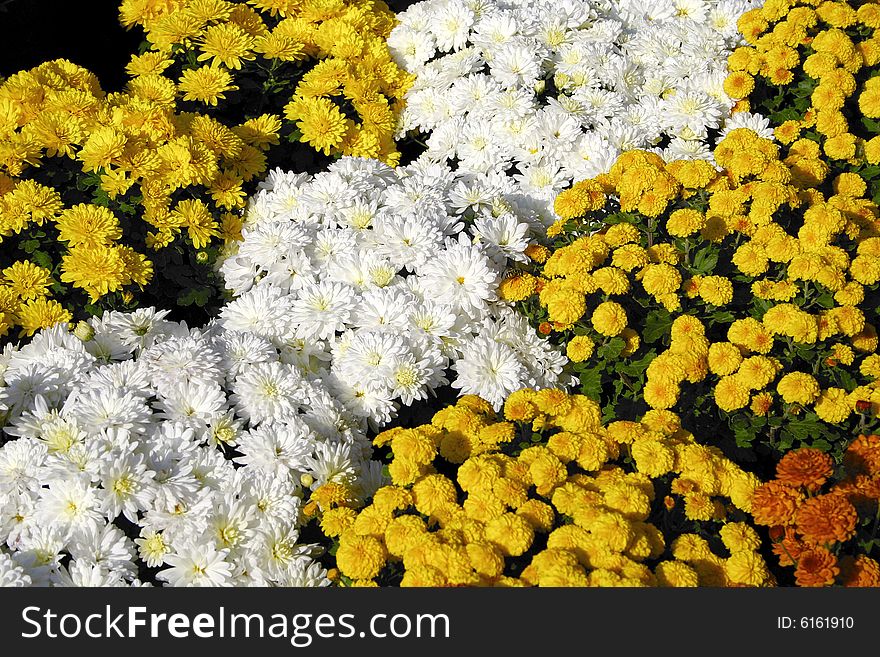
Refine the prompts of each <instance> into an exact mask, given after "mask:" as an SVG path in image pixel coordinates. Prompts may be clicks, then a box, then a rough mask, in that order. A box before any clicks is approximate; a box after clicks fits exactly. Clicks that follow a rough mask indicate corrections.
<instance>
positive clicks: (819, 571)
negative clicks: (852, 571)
mask: <svg viewBox="0 0 880 657" xmlns="http://www.w3.org/2000/svg"><path fill="white" fill-rule="evenodd" d="M839 574H840V568H839V567H838V565H837V557H835V556H834V555H833V554H831V553H830V552H829V551H828V550H826V549H825V548H816V549H815V550H804V551H803V552H802V553H801V555H800V558H799V559H798V565H797V569H796V570H795V571H794V576H795V581H797V584H798V586H831V585H832V584H834V578H835V577H837V576H838V575H839Z"/></svg>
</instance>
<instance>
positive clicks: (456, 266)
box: [418, 243, 500, 315]
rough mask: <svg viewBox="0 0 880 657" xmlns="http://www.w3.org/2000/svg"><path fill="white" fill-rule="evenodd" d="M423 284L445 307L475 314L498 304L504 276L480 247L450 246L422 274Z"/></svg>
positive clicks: (466, 245)
mask: <svg viewBox="0 0 880 657" xmlns="http://www.w3.org/2000/svg"><path fill="white" fill-rule="evenodd" d="M418 274H419V277H420V278H421V279H422V284H423V285H424V286H425V287H426V288H427V289H430V290H432V291H433V295H434V298H435V299H436V300H437V301H439V302H440V303H442V304H445V305H447V306H451V307H452V308H455V309H458V310H460V311H461V312H463V313H465V314H469V315H474V314H477V313H480V312H482V311H483V310H484V309H485V308H486V303H487V302H488V301H494V300H495V299H496V298H497V296H496V290H497V285H498V282H499V279H500V274H499V272H498V271H497V270H495V269H494V268H493V267H492V265H491V263H490V261H489V259H488V258H487V257H486V256H485V255H483V252H482V250H481V249H480V248H479V247H476V246H471V245H468V244H462V243H455V244H449V245H448V246H447V248H446V250H445V251H443V252H441V253H440V254H438V257H437V258H435V259H433V260H431V261H429V262H428V263H426V264H425V266H424V267H421V268H420V269H419V271H418Z"/></svg>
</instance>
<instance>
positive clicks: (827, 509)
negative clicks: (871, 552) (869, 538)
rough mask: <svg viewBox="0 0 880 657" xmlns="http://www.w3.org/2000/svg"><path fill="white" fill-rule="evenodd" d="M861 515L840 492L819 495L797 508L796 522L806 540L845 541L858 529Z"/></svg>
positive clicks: (816, 541) (820, 541)
mask: <svg viewBox="0 0 880 657" xmlns="http://www.w3.org/2000/svg"><path fill="white" fill-rule="evenodd" d="M858 520H859V516H858V514H857V513H856V509H855V507H854V506H853V505H852V504H850V502H849V500H847V499H846V497H844V496H843V495H840V494H834V493H831V494H828V495H817V496H816V497H812V498H810V499H808V500H807V501H806V502H804V503H803V504H802V505H801V507H800V508H799V509H798V510H797V516H796V518H795V522H796V524H797V529H798V531H799V532H800V533H801V535H802V536H803V538H804V540H805V541H808V542H811V543H817V544H820V545H821V544H824V543H834V542H836V541H841V542H842V541H845V540H847V539H848V538H850V537H851V536H852V535H853V534H854V533H855V530H856V523H857V522H858Z"/></svg>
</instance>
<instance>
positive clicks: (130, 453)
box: [0, 158, 567, 586]
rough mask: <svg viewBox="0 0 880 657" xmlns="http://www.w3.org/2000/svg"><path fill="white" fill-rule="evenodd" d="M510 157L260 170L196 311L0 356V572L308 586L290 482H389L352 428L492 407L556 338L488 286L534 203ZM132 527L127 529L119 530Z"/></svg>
mask: <svg viewBox="0 0 880 657" xmlns="http://www.w3.org/2000/svg"><path fill="white" fill-rule="evenodd" d="M508 183H509V180H508V179H506V178H505V177H503V176H492V175H476V176H475V175H465V174H456V173H453V172H452V171H451V170H450V169H449V168H448V167H447V166H446V165H440V164H431V165H427V166H425V165H412V166H409V167H403V168H400V169H397V170H393V169H391V168H390V167H387V166H385V165H383V164H381V163H380V162H378V161H374V160H365V159H358V158H343V159H342V160H340V161H338V162H336V163H335V164H333V165H332V166H330V167H329V169H328V170H327V171H325V172H323V173H320V174H317V175H315V176H309V175H295V174H287V173H284V172H280V171H275V172H273V173H272V175H270V177H269V178H268V180H267V181H266V182H264V183H263V184H262V189H261V190H260V192H259V193H258V194H257V195H256V196H255V197H254V198H253V199H252V201H251V203H250V207H249V211H248V214H247V219H248V223H247V227H246V229H245V231H244V232H245V238H244V240H243V241H242V242H241V244H240V246H239V248H238V251H237V254H236V255H231V256H229V257H227V258H226V259H225V261H224V262H223V264H222V271H223V273H224V274H225V275H226V277H227V282H228V285H229V287H230V288H231V289H232V290H233V292H234V293H235V294H236V295H237V296H236V298H235V299H234V300H232V301H231V302H229V303H228V304H227V305H226V306H225V307H223V309H222V310H221V311H220V315H219V317H217V318H216V319H214V320H212V321H211V322H210V323H209V324H208V325H206V326H205V327H203V328H200V329H191V328H189V327H187V326H186V325H185V324H183V323H177V322H172V321H168V320H167V319H165V318H166V316H167V314H168V313H167V311H156V310H153V309H141V310H137V311H135V312H133V313H120V312H108V313H105V314H104V316H103V317H101V318H93V319H91V320H89V321H88V322H85V323H82V324H80V325H79V326H78V327H77V328H76V330H75V331H73V332H71V331H70V327H68V326H67V325H66V324H61V325H59V326H57V327H55V328H53V329H49V330H45V331H41V332H40V333H38V334H37V335H36V336H35V337H34V339H33V340H32V341H31V342H30V343H28V344H27V345H26V346H24V347H20V348H19V347H13V346H11V345H9V346H7V347H6V349H5V350H4V352H3V354H2V357H0V426H2V427H3V433H2V435H0V440H2V441H4V442H3V444H2V446H0V541H2V543H0V545H5V547H3V548H0V583H4V584H7V585H23V584H36V585H46V584H53V585H129V584H134V585H138V584H140V583H142V581H144V579H145V578H144V574H145V573H146V574H147V575H148V577H147V578H146V579H147V581H151V580H152V579H153V578H154V577H155V579H156V580H157V581H160V582H167V583H169V584H171V585H239V586H244V585H284V586H292V585H322V584H328V583H329V580H328V579H327V577H326V572H325V570H324V568H323V567H322V566H321V564H320V563H319V562H318V561H316V560H315V557H316V556H319V552H320V549H319V547H318V546H316V545H309V544H303V543H300V542H299V534H298V530H299V529H300V528H301V526H302V519H303V517H302V513H301V509H300V507H301V505H302V500H303V498H304V493H305V490H304V489H306V488H310V489H312V490H314V489H316V488H318V487H319V486H321V485H323V484H325V483H328V482H336V483H342V484H345V487H346V489H348V490H350V491H351V495H352V496H353V497H354V498H355V499H356V500H357V499H359V500H365V499H367V498H369V497H370V496H371V495H372V494H373V492H374V491H375V490H376V489H377V488H378V487H379V486H381V485H382V484H383V483H385V482H384V478H383V474H382V465H381V463H379V462H378V461H373V460H371V455H372V451H371V445H370V441H369V439H368V437H367V434H368V432H369V431H371V430H377V429H379V428H380V427H382V426H384V425H385V424H387V423H388V422H389V421H390V420H391V419H392V418H393V417H395V415H396V414H397V411H398V410H399V406H400V404H404V405H409V404H412V403H413V402H415V401H417V400H422V399H426V398H427V397H428V396H429V395H431V394H432V393H433V392H434V391H435V390H436V389H437V388H439V387H441V386H443V385H448V384H449V383H450V380H449V378H447V375H449V376H450V378H453V377H452V376H451V373H452V372H454V373H455V376H454V378H453V380H452V381H451V384H452V386H453V387H455V388H457V389H459V390H460V391H461V393H462V394H466V393H472V394H478V395H481V396H482V397H484V398H485V399H487V400H489V401H491V402H492V403H494V404H495V406H496V407H497V408H500V406H501V404H502V403H503V400H504V398H505V397H506V396H507V395H508V394H509V393H510V392H512V391H513V390H516V389H519V388H521V387H525V386H536V387H548V386H553V385H556V384H557V383H559V376H560V374H561V373H562V371H563V367H564V365H565V363H566V362H567V359H566V358H565V356H564V355H562V354H561V352H560V351H559V350H558V349H557V348H556V347H552V346H550V344H549V343H548V342H547V341H546V340H544V339H543V338H541V337H539V336H538V335H537V334H536V333H535V331H534V330H533V329H532V328H531V327H530V326H529V325H528V321H527V320H526V318H525V317H523V316H521V315H518V314H517V313H515V312H514V311H513V310H512V309H511V308H509V307H508V306H507V305H505V304H504V303H503V302H500V301H499V300H498V298H497V295H496V292H497V286H498V283H499V281H500V280H501V276H502V273H503V271H504V268H505V266H506V265H507V262H508V260H509V259H513V260H517V259H523V258H524V257H525V256H524V251H525V249H526V247H527V246H528V234H529V230H530V223H529V222H530V219H532V220H533V218H532V217H530V215H529V214H528V213H527V212H520V211H519V210H518V208H517V205H516V198H515V196H513V195H510V194H508V193H507V192H509V191H510V190H509V184H508ZM132 538H134V540H132Z"/></svg>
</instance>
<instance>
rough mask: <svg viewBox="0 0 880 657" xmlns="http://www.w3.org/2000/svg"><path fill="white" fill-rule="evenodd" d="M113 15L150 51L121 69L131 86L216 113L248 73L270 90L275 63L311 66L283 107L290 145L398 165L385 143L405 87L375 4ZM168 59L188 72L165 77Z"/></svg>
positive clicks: (138, 9) (304, 0)
mask: <svg viewBox="0 0 880 657" xmlns="http://www.w3.org/2000/svg"><path fill="white" fill-rule="evenodd" d="M120 15H121V20H122V23H123V25H125V26H126V27H132V26H135V25H139V26H141V27H143V28H144V30H145V31H146V34H147V40H148V41H149V42H150V44H151V49H150V50H149V51H147V52H146V53H144V54H142V55H138V56H136V57H133V58H132V60H131V63H130V64H129V66H128V70H129V72H130V73H132V74H133V75H134V76H135V77H134V80H133V81H132V85H136V86H137V87H138V88H143V89H149V90H151V92H152V93H155V94H157V95H162V96H170V97H172V98H173V97H174V96H175V95H180V96H182V98H183V99H184V100H185V101H195V102H198V103H202V104H204V105H210V106H216V105H217V103H218V101H222V100H224V99H225V98H226V96H225V94H227V93H230V92H234V91H236V90H238V89H239V88H240V87H241V85H242V80H243V79H246V78H247V76H248V75H249V72H250V69H251V68H252V67H257V68H260V69H262V70H264V71H266V72H268V75H269V80H270V81H271V80H274V78H273V75H274V74H275V73H276V71H279V67H282V66H283V65H284V64H285V63H298V64H299V66H300V67H301V70H304V69H306V68H308V67H307V66H305V63H306V62H309V60H314V59H317V60H319V61H318V62H317V63H316V64H314V65H313V66H311V68H308V70H306V71H305V72H304V73H303V74H302V77H301V79H300V80H299V83H298V84H297V86H296V89H295V93H294V95H293V97H292V98H291V99H290V102H288V103H287V105H286V106H285V107H284V115H283V118H286V119H288V120H290V121H293V122H295V124H296V127H297V128H298V130H299V132H300V137H299V139H300V141H301V142H304V143H307V144H310V145H311V146H312V147H313V148H315V149H316V150H319V151H322V152H323V153H325V154H327V155H330V154H333V155H340V154H341V155H353V156H358V157H373V158H377V159H380V160H383V161H385V162H387V163H389V164H392V165H394V164H396V163H397V161H398V160H399V158H400V154H399V153H398V151H397V147H396V144H395V142H394V139H393V134H394V130H395V127H396V115H397V111H398V110H399V107H398V105H399V103H400V102H401V99H402V98H403V95H404V93H405V92H406V89H407V87H408V86H409V84H410V83H411V78H410V76H409V75H408V74H407V73H406V72H405V71H403V70H402V69H400V68H399V67H398V66H397V65H396V64H395V63H394V62H393V61H392V59H391V55H390V53H389V51H388V47H387V45H386V39H387V37H388V35H389V34H390V32H391V29H392V27H393V26H394V14H393V13H392V12H391V11H390V10H389V9H388V7H387V6H386V5H385V4H384V3H383V2H375V1H374V0H248V1H247V2H228V1H226V0H167V1H165V0H163V1H162V2H156V1H153V0H123V2H122V4H121V7H120ZM187 57H189V60H187ZM175 58H177V59H182V60H184V61H187V62H188V65H187V66H185V67H184V68H183V69H182V70H181V71H178V72H175V73H174V74H173V75H172V74H171V73H169V70H171V67H172V65H173V64H174V62H175ZM175 70H176V69H175ZM286 74H287V73H282V75H286ZM266 91H269V92H271V89H270V88H264V89H262V90H258V91H257V92H258V93H265V92H266ZM281 121H282V116H279V115H277V114H273V115H271V116H268V117H262V118H261V122H260V124H259V125H258V126H257V131H258V132H259V131H260V129H261V128H263V127H265V126H266V125H272V126H273V129H274V131H275V132H277V130H278V129H279V128H280V127H281Z"/></svg>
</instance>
